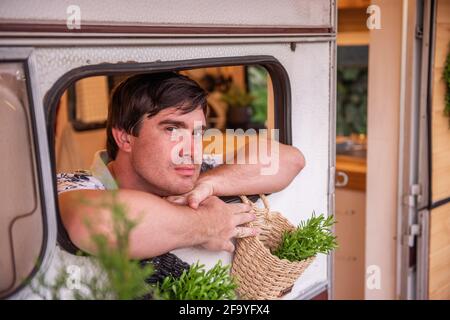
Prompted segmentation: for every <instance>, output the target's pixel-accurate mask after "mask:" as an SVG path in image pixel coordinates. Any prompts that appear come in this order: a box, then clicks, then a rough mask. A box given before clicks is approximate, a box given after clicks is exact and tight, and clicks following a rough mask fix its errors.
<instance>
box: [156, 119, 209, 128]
mask: <svg viewBox="0 0 450 320" xmlns="http://www.w3.org/2000/svg"><path fill="white" fill-rule="evenodd" d="M167 124H171V125H174V126H177V127H179V128H183V129H186V128H187V127H188V126H187V125H186V122H184V121H179V120H171V119H165V120H161V121H160V122H158V125H167ZM198 129H201V130H206V126H205V125H202V126H201V127H196V128H194V130H198Z"/></svg>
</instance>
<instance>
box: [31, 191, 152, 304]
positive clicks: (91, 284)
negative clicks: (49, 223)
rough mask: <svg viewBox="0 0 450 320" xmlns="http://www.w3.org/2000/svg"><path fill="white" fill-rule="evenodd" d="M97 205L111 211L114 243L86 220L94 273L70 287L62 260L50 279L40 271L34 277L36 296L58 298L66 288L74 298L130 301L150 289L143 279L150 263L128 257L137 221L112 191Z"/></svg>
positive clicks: (149, 291)
mask: <svg viewBox="0 0 450 320" xmlns="http://www.w3.org/2000/svg"><path fill="white" fill-rule="evenodd" d="M82 201H84V200H82ZM100 206H101V207H103V208H107V209H109V211H110V212H111V215H112V223H113V230H114V243H115V246H114V247H112V246H111V245H110V242H109V241H108V238H107V237H106V235H104V234H98V233H97V234H96V233H94V231H93V228H92V226H91V223H90V222H88V221H86V222H85V223H86V225H87V227H88V229H89V231H90V234H91V238H92V240H93V242H94V244H95V246H96V256H95V257H91V259H90V262H92V265H91V266H90V267H94V269H95V272H94V274H93V276H92V277H84V278H83V279H79V285H80V288H73V289H71V288H70V286H69V283H70V281H71V280H72V279H71V275H70V274H69V272H68V271H67V270H68V266H67V265H65V263H63V264H62V266H61V267H60V269H59V271H58V273H57V276H56V277H55V278H54V279H53V282H49V281H47V280H46V279H45V274H43V273H42V274H40V275H39V276H38V278H37V285H36V284H31V290H32V291H33V292H34V293H35V294H36V295H38V296H40V297H41V298H43V299H60V298H61V294H62V292H63V291H64V290H68V291H69V292H70V293H72V298H74V299H76V300H91V299H92V300H105V299H119V300H129V299H137V298H140V297H143V296H144V295H147V294H150V293H151V292H152V291H153V288H152V287H151V286H150V285H148V284H147V283H146V282H145V280H146V279H147V278H148V277H150V276H151V275H152V274H153V272H154V270H153V267H152V265H151V264H149V265H146V266H144V267H142V266H141V265H140V264H139V262H138V261H134V260H130V258H129V252H128V246H129V236H130V232H131V230H132V229H133V228H134V227H135V226H136V224H137V223H136V222H135V221H131V220H130V219H129V218H128V217H127V215H126V207H125V206H124V204H122V203H120V202H119V201H118V200H117V198H116V195H115V194H114V193H113V194H112V197H111V199H108V200H105V201H104V202H103V203H101V204H100Z"/></svg>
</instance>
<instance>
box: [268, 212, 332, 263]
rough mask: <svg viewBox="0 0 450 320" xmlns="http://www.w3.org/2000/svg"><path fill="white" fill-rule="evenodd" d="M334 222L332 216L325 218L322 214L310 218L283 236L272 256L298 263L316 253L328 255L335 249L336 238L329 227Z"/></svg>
mask: <svg viewBox="0 0 450 320" xmlns="http://www.w3.org/2000/svg"><path fill="white" fill-rule="evenodd" d="M335 223H336V222H335V221H334V219H333V216H329V217H327V218H325V217H324V216H323V214H321V215H320V216H318V217H316V216H315V214H314V213H313V215H312V217H311V218H309V219H308V220H307V221H306V222H304V221H302V222H301V223H300V224H299V226H298V227H297V228H296V229H295V230H293V231H290V232H285V233H284V234H283V239H282V241H281V244H280V246H279V247H278V248H277V249H276V250H275V251H274V252H273V254H274V255H275V256H277V257H279V258H280V259H287V260H289V261H300V260H304V259H307V258H309V257H313V256H315V255H316V254H317V253H325V254H326V253H328V252H330V251H331V250H333V249H335V248H337V242H336V237H335V236H334V235H333V233H332V232H331V230H330V229H331V227H332V226H333V224H335Z"/></svg>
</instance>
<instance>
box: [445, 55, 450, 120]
mask: <svg viewBox="0 0 450 320" xmlns="http://www.w3.org/2000/svg"><path fill="white" fill-rule="evenodd" d="M443 76H444V81H445V86H446V89H447V92H446V95H445V108H444V114H445V115H446V116H447V117H450V52H449V53H448V55H447V60H446V61H445V67H444V75H443ZM449 126H450V120H449Z"/></svg>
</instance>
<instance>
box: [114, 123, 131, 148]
mask: <svg viewBox="0 0 450 320" xmlns="http://www.w3.org/2000/svg"><path fill="white" fill-rule="evenodd" d="M112 135H113V137H114V140H116V143H117V146H118V147H119V149H120V150H122V151H124V152H130V151H131V139H130V138H131V134H129V133H127V132H126V131H125V130H123V129H116V128H112Z"/></svg>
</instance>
